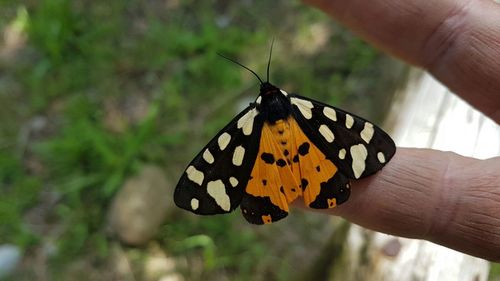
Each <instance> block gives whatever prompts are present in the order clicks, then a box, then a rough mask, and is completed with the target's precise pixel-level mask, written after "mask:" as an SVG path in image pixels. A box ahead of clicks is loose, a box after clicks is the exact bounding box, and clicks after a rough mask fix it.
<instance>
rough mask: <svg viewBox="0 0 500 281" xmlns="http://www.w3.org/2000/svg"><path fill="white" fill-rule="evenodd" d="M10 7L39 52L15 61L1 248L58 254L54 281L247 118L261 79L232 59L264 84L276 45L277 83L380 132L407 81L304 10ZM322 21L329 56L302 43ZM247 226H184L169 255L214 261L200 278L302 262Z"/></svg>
mask: <svg viewBox="0 0 500 281" xmlns="http://www.w3.org/2000/svg"><path fill="white" fill-rule="evenodd" d="M1 5H2V10H1V12H0V15H2V17H1V19H0V28H1V29H2V30H4V29H5V28H7V27H11V26H15V28H17V29H18V31H19V32H20V33H21V34H23V36H25V38H26V42H25V43H24V44H22V46H21V47H20V48H19V49H17V50H16V51H15V52H14V54H13V55H11V57H9V58H8V59H5V60H0V103H1V104H3V105H4V107H5V108H4V110H3V111H2V112H0V118H1V120H0V121H1V122H0V133H1V134H0V184H1V187H0V188H1V189H0V221H2V226H1V227H0V241H1V242H10V243H15V244H17V245H19V246H20V247H22V248H23V250H24V251H26V252H27V253H29V252H31V251H35V250H36V249H38V247H41V246H42V243H43V242H42V241H43V240H44V239H45V240H46V239H49V240H50V239H52V240H54V241H56V245H55V247H56V250H55V254H54V255H53V256H52V257H51V260H52V262H51V263H49V264H48V266H49V267H50V268H49V270H48V272H52V273H53V274H54V276H58V278H59V279H61V280H64V279H66V278H65V277H64V270H59V269H60V268H64V267H65V266H66V265H67V264H69V263H71V262H72V261H74V260H77V259H79V258H85V257H87V256H88V255H91V256H94V255H97V256H99V257H101V258H104V259H105V258H106V256H107V255H108V254H109V252H108V248H109V245H108V243H109V242H110V240H109V239H108V237H107V236H106V233H105V228H106V212H107V208H108V206H109V204H110V200H111V199H112V198H113V195H114V194H115V192H116V191H117V190H118V188H119V187H120V186H121V184H122V183H123V181H124V180H125V179H126V178H127V177H129V176H131V175H133V174H134V173H135V172H136V171H138V170H139V169H140V168H141V166H142V165H143V164H145V163H155V164H158V165H160V166H162V167H166V170H167V174H168V175H170V176H171V177H172V182H175V180H176V177H177V176H178V175H179V174H180V173H181V172H182V169H183V168H184V165H185V163H187V162H188V161H189V160H190V158H191V157H192V156H193V155H195V153H197V151H198V150H199V149H200V147H202V145H204V143H206V142H207V141H208V140H209V139H210V137H211V136H212V135H214V134H215V133H216V132H217V130H219V129H220V128H221V127H222V126H223V125H224V124H225V123H226V122H227V121H228V120H229V119H230V118H231V117H232V116H234V114H235V113H236V112H237V111H238V108H237V106H238V104H241V103H242V102H245V101H246V100H247V99H250V98H254V97H255V96H256V94H257V89H258V83H257V81H256V79H255V78H254V77H253V76H252V75H251V74H249V73H248V72H246V71H245V70H243V69H241V68H239V67H238V66H236V65H234V64H232V63H229V62H228V61H226V60H224V59H222V58H220V57H219V56H218V55H217V53H222V54H224V55H226V56H228V57H231V58H235V59H237V60H238V61H240V62H242V63H244V64H245V65H248V66H249V67H251V68H253V69H255V70H256V71H257V72H258V73H260V74H261V76H264V70H265V66H266V65H265V64H266V60H267V54H268V48H269V45H270V42H271V41H272V38H275V52H274V56H273V60H272V68H271V81H272V82H274V83H275V84H276V85H282V86H283V87H286V89H287V90H288V91H291V92H300V93H302V94H304V95H307V96H310V97H313V98H317V99H321V100H324V101H325V102H328V103H333V104H336V105H339V106H342V105H343V106H344V107H346V108H347V109H349V108H352V109H357V110H358V111H357V112H359V111H361V112H359V114H361V115H364V116H366V117H371V118H372V119H375V120H378V121H380V120H381V118H382V117H383V116H382V115H381V114H380V112H384V110H380V106H381V105H382V106H384V105H387V101H388V100H389V99H390V95H388V94H387V93H386V92H390V90H391V89H392V88H394V86H395V85H396V82H395V81H397V79H396V78H397V77H399V76H398V74H394V73H391V72H390V71H385V72H383V71H380V69H381V67H385V66H386V65H387V63H386V62H387V59H386V58H385V57H384V56H382V55H381V54H380V53H378V52H377V51H376V50H374V49H372V48H370V47H369V46H367V45H366V44H365V43H364V42H362V41H361V40H359V39H357V38H356V37H354V36H353V35H351V34H350V33H348V32H347V31H345V30H343V29H341V28H339V27H338V26H336V25H335V24H334V23H333V22H331V21H330V19H329V18H328V17H326V16H325V15H323V14H321V13H320V12H318V11H315V10H312V9H310V8H307V7H305V6H302V5H301V4H300V3H298V2H288V1H277V2H273V3H271V2H264V1H262V2H255V3H254V4H253V5H248V4H244V3H239V2H228V3H226V4H225V5H222V4H221V3H219V2H217V1H203V2H202V3H200V1H178V2H177V1H148V2H143V1H127V2H123V1H117V0H112V1H105V2H93V3H91V4H90V3H89V2H88V1H83V0H78V1H69V0H43V1H27V2H26V3H25V4H19V3H15V2H14V1H9V2H3V3H2V4H1ZM317 23H321V24H323V25H324V26H326V28H327V29H328V30H329V33H328V34H329V35H328V36H327V37H326V38H327V39H326V43H325V44H324V45H321V46H317V47H315V51H313V52H303V51H302V48H301V46H299V45H296V44H299V43H297V42H302V43H300V44H307V42H308V40H298V39H297V38H306V39H307V38H309V37H310V36H313V35H314V30H312V29H311V28H310V27H311V26H312V25H314V24H317ZM304 46H305V45H304ZM384 63H385V64H384ZM380 73H384V75H379V74H380ZM37 118H42V119H43V120H44V124H45V125H44V126H42V127H41V128H37V127H36V126H35V127H34V126H33V125H32V124H34V123H33V122H34V121H33V120H37ZM46 193H50V194H52V193H53V194H55V195H56V197H57V200H56V202H55V204H54V206H52V205H51V207H50V208H49V210H48V214H46V217H45V218H44V219H45V220H44V221H43V224H44V225H46V226H47V227H48V230H46V231H43V232H40V231H39V230H36V228H33V227H32V224H33V222H30V221H29V220H28V219H26V218H25V216H24V214H25V213H27V212H29V211H30V210H32V208H33V207H37V206H40V205H42V206H43V205H44V204H46V202H45V201H44V199H43V195H44V194H46ZM241 220H242V219H241V217H240V215H239V214H233V215H230V216H225V217H219V216H218V217H210V218H196V219H193V218H192V216H191V215H189V214H187V213H179V214H178V215H177V214H176V216H175V219H170V220H168V221H167V222H166V223H165V225H164V226H163V227H162V229H161V232H160V234H159V235H158V237H157V241H159V242H160V243H161V245H162V246H163V247H165V248H166V249H167V251H168V252H169V253H172V254H174V255H175V256H178V257H186V259H187V260H188V261H189V262H188V264H189V265H191V262H193V261H195V260H196V259H197V258H198V257H199V256H200V255H201V257H202V259H203V268H202V269H201V272H202V273H201V275H196V276H195V275H194V273H193V272H194V271H196V270H193V269H192V268H190V267H189V266H187V267H185V268H183V269H182V270H183V272H184V274H185V275H186V276H188V277H192V278H194V279H197V278H198V279H200V280H201V279H203V280H205V279H219V278H220V277H221V276H224V277H226V278H230V279H231V280H258V279H252V278H251V277H252V276H254V275H253V274H255V273H256V272H260V273H259V274H260V275H259V276H261V278H265V277H266V276H272V277H273V278H274V279H277V280H285V279H287V278H288V277H289V276H290V271H289V269H290V267H292V265H293V261H289V260H293V258H290V257H284V256H282V255H281V253H273V254H270V253H269V251H270V247H271V246H272V245H273V244H276V243H275V240H273V239H279V237H275V236H276V235H273V232H272V231H277V229H278V228H269V229H268V230H264V231H262V230H259V231H257V230H256V229H255V228H253V227H249V226H246V225H242V224H241V222H240V221H241ZM239 227H244V229H245V231H244V232H241V230H240V229H239ZM263 237H268V239H267V240H265V239H263ZM304 243H305V242H304ZM278 244H279V243H278ZM271 248H272V247H271ZM69 256H71V257H74V258H73V259H68V258H67V257H69ZM54 272H56V273H54ZM52 273H51V274H52ZM61 274H62V275H61ZM266 274H267V275H266ZM245 276H246V277H245ZM238 278H239V279H238ZM27 279H29V278H27Z"/></svg>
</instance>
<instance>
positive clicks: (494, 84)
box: [304, 0, 500, 123]
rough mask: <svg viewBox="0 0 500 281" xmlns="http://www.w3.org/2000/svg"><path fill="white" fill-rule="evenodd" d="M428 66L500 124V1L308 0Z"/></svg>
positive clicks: (392, 50) (374, 40) (373, 39)
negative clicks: (499, 2)
mask: <svg viewBox="0 0 500 281" xmlns="http://www.w3.org/2000/svg"><path fill="white" fill-rule="evenodd" d="M304 2H307V3H310V4H313V5H315V6H317V7H319V8H321V9H322V10H324V11H325V12H327V13H328V14H330V15H331V16H332V17H334V18H335V19H337V20H338V21H340V22H341V23H343V24H345V25H346V26H347V27H349V28H350V29H352V30H353V31H355V32H356V33H358V34H359V35H360V36H362V37H363V38H365V39H366V40H368V41H370V42H371V43H373V44H374V45H376V46H378V47H379V48H381V49H383V50H385V51H386V52H389V53H391V54H393V55H395V56H398V57H399V58H402V59H403V60H405V61H407V62H409V63H412V64H415V65H417V66H420V67H423V68H425V69H427V70H429V71H430V72H431V73H432V74H433V75H434V76H435V77H436V78H438V79H439V80H440V81H441V82H443V83H444V84H446V85H447V86H448V87H449V88H450V89H451V90H452V91H454V92H455V93H457V94H459V95H461V96H462V97H463V98H464V99H465V100H467V101H468V102H470V103H471V104H472V105H473V106H475V107H477V108H478V109H479V110H481V111H482V112H484V113H485V114H486V115H488V116H490V117H491V118H492V119H493V120H495V121H496V122H497V123H500V79H498V77H499V76H500V63H498V62H499V61H500V36H499V34H500V5H499V4H497V3H495V2H494V1H493V0H481V1H470V0H430V1H420V0H404V1H400V0H373V1H364V0H351V1H341V0H304Z"/></svg>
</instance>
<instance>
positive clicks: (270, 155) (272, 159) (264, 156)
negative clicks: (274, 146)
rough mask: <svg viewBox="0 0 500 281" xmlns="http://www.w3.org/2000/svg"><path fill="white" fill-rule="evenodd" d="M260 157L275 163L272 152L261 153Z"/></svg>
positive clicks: (266, 161)
mask: <svg viewBox="0 0 500 281" xmlns="http://www.w3.org/2000/svg"><path fill="white" fill-rule="evenodd" d="M260 158H261V159H262V160H264V162H265V163H266V164H273V163H274V156H273V155H272V154H271V153H267V152H264V153H262V154H261V155H260Z"/></svg>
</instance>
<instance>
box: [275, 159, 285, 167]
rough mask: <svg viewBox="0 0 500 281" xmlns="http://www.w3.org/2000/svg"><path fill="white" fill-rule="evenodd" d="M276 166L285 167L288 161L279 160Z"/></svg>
mask: <svg viewBox="0 0 500 281" xmlns="http://www.w3.org/2000/svg"><path fill="white" fill-rule="evenodd" d="M276 165H278V166H279V167H285V166H286V161H285V160H283V159H278V161H276Z"/></svg>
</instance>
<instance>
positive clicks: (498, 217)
mask: <svg viewBox="0 0 500 281" xmlns="http://www.w3.org/2000/svg"><path fill="white" fill-rule="evenodd" d="M499 171H500V157H497V158H492V159H489V160H477V159H473V158H468V157H463V156H459V155H457V154H454V153H451V152H442V151H436V150H430V149H410V148H398V151H397V153H396V154H395V156H394V157H393V159H392V160H391V161H390V162H389V163H388V164H387V165H386V166H385V167H384V168H383V169H382V170H381V171H380V172H378V173H377V174H375V175H374V176H372V177H368V178H366V179H363V180H359V181H356V182H354V183H353V184H352V186H353V187H352V189H351V198H349V200H348V201H347V202H346V203H344V204H342V205H340V206H338V207H337V208H334V209H329V210H324V212H327V213H329V214H335V215H339V216H342V217H344V218H346V219H347V220H349V221H352V222H353V223H356V224H359V225H361V226H364V227H366V228H370V229H373V230H376V231H380V232H384V233H389V234H393V235H398V236H404V237H409V238H418V239H426V240H429V241H432V242H435V243H438V244H441V245H444V246H447V247H449V248H452V249H455V250H458V251H461V252H464V253H468V254H471V255H474V256H478V257H482V258H485V259H489V260H492V261H496V262H498V261H500V204H499V203H498V202H500V192H499V190H500V175H499Z"/></svg>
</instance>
